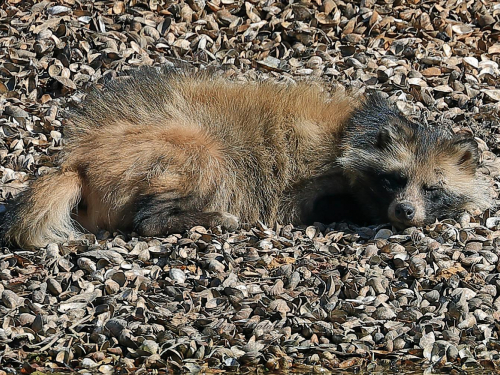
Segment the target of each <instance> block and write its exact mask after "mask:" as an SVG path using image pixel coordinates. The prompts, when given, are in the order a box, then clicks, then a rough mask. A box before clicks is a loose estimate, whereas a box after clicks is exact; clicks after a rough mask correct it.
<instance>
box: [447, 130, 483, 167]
mask: <svg viewBox="0 0 500 375" xmlns="http://www.w3.org/2000/svg"><path fill="white" fill-rule="evenodd" d="M453 147H454V149H455V152H456V155H457V158H458V162H457V164H458V165H459V166H464V167H469V168H474V169H475V168H476V167H477V166H478V165H479V148H478V147H477V142H476V141H475V140H474V138H472V137H456V139H455V140H454V141H453Z"/></svg>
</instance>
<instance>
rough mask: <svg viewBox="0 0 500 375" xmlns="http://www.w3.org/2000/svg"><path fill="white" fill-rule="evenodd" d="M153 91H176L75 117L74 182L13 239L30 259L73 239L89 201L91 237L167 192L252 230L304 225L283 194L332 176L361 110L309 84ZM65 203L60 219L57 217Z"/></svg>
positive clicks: (216, 84)
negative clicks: (32, 252) (342, 138)
mask: <svg viewBox="0 0 500 375" xmlns="http://www.w3.org/2000/svg"><path fill="white" fill-rule="evenodd" d="M154 85H155V88H154V89H155V91H156V92H158V91H161V90H168V91H169V93H170V96H169V98H168V101H167V100H165V101H162V99H161V97H158V95H156V96H155V95H151V94H149V93H146V92H144V93H143V94H144V96H142V97H138V96H137V94H138V93H137V92H136V93H134V95H136V97H135V98H134V99H133V100H134V101H135V103H134V102H133V101H131V102H129V103H123V102H120V101H119V100H117V101H116V102H115V103H99V102H97V103H96V104H95V105H102V106H113V108H112V109H111V110H109V111H106V110H103V111H101V112H99V113H98V114H97V113H96V114H95V116H94V117H93V116H90V117H78V116H77V117H76V119H75V120H74V122H75V123H74V124H73V125H71V127H70V128H69V129H67V132H68V134H69V135H70V137H69V142H68V144H67V147H66V149H65V152H64V156H63V158H62V165H61V169H62V170H63V171H70V172H64V173H60V174H55V175H51V176H48V177H44V178H42V179H39V180H38V181H36V182H35V186H34V187H33V191H34V192H35V191H36V193H34V194H33V195H31V197H30V202H32V204H31V205H30V206H32V207H34V206H36V207H38V209H39V210H41V211H40V212H39V213H34V212H25V215H24V216H22V217H20V218H19V219H18V221H17V222H16V223H15V225H13V226H12V227H10V228H9V229H8V231H7V234H6V237H7V238H8V239H12V240H14V241H15V242H16V243H17V244H19V245H20V246H22V247H29V246H43V245H46V244H47V243H48V242H58V241H62V240H65V239H66V238H67V237H68V236H74V235H75V234H76V231H75V230H72V229H71V227H72V225H71V221H70V220H69V212H70V211H72V210H73V209H74V208H75V206H76V204H77V203H78V201H79V200H81V204H80V207H79V208H78V210H77V211H74V210H73V211H74V212H73V215H72V217H73V219H74V220H76V221H78V222H79V223H80V225H82V226H83V227H84V228H86V229H87V230H90V231H92V232H96V231H97V230H99V229H109V230H114V229H118V228H122V229H123V228H127V227H128V228H130V226H131V223H132V218H133V211H134V204H135V202H136V201H137V199H138V197H139V196H146V195H148V194H164V193H168V192H176V194H178V195H180V196H181V197H187V196H193V197H195V199H197V200H198V201H199V202H200V205H199V207H197V208H198V209H199V210H204V211H216V212H230V213H231V214H234V215H236V216H237V217H238V218H239V219H240V220H241V221H242V222H256V221H257V220H264V221H266V222H270V223H272V222H275V221H282V222H297V221H298V217H297V215H298V209H297V208H296V207H295V205H296V204H297V203H296V202H295V197H292V196H290V197H286V198H285V199H284V200H282V199H281V198H282V197H281V195H280V194H279V192H280V191H281V192H282V191H284V190H286V189H289V188H290V187H291V186H292V185H293V184H296V183H297V176H300V180H304V181H305V180H310V179H311V178H314V175H315V174H318V175H321V174H322V173H323V170H324V169H325V168H331V164H332V163H331V161H332V160H334V158H335V157H336V153H337V149H336V147H335V145H336V144H338V139H336V138H337V137H338V136H339V134H340V132H341V131H342V129H343V127H344V126H345V119H346V118H347V117H348V116H349V114H350V113H351V111H352V110H353V109H354V108H355V107H356V105H357V100H356V99H353V98H350V97H348V96H345V95H342V94H333V95H328V94H327V93H326V92H324V91H323V89H322V88H321V87H320V86H317V85H311V84H308V83H300V84H298V85H295V86H290V85H279V84H274V83H266V82H262V83H246V84H243V83H236V82H230V81H227V80H225V79H220V78H213V77H199V76H198V77H191V76H189V75H187V76H179V77H176V78H174V79H170V80H169V81H168V82H155V83H154ZM141 90H147V88H146V89H144V88H141ZM146 100H149V103H148V105H145V101H146ZM117 113H122V114H123V116H122V117H121V118H119V117H117ZM273 171H274V172H273ZM67 173H71V176H73V177H72V178H71V179H67V178H65V177H64V176H67ZM299 182H300V181H299ZM263 186H264V187H265V188H264V190H262V191H261V190H260V189H261V188H262V187H263ZM41 190H43V192H41ZM66 191H71V192H72V194H71V197H70V198H68V197H64V196H63V194H64V192H66ZM277 192H278V194H277ZM41 194H43V195H44V196H43V198H42V197H41ZM49 200H50V201H49ZM56 201H61V202H60V203H58V206H57V207H58V209H56V210H55V211H54V208H49V207H50V206H51V202H56ZM63 201H64V202H63ZM202 202H203V203H202ZM52 204H55V203H52ZM281 207H287V209H281ZM262 212H265V216H264V217H262Z"/></svg>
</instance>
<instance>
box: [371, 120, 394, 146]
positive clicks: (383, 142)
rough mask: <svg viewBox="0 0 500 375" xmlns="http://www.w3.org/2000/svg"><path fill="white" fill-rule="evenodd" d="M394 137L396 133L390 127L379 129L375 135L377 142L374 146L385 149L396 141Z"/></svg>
mask: <svg viewBox="0 0 500 375" xmlns="http://www.w3.org/2000/svg"><path fill="white" fill-rule="evenodd" d="M396 137H397V135H396V132H395V131H394V129H392V126H386V127H383V128H381V129H379V131H378V133H377V141H376V143H375V145H376V146H377V147H378V148H380V149H383V148H386V147H388V146H389V145H390V144H391V143H393V142H395V141H396Z"/></svg>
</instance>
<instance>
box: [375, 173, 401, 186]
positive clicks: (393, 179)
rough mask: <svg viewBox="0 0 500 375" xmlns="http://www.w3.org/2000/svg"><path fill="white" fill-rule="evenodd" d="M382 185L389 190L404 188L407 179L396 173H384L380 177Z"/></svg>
mask: <svg viewBox="0 0 500 375" xmlns="http://www.w3.org/2000/svg"><path fill="white" fill-rule="evenodd" d="M380 178H381V179H382V184H383V185H384V186H385V187H387V188H388V189H391V190H397V189H401V188H404V187H405V186H406V183H407V178H406V177H405V176H402V175H400V174H397V173H386V174H382V175H380Z"/></svg>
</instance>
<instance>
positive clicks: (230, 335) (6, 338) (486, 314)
mask: <svg viewBox="0 0 500 375" xmlns="http://www.w3.org/2000/svg"><path fill="white" fill-rule="evenodd" d="M499 36H500V3H499V2H492V1H483V2H481V1H458V0H449V1H443V0H438V1H430V2H421V1H419V0H410V1H394V2H391V1H390V0H388V1H373V0H366V1H361V2H360V1H353V2H350V1H346V2H344V1H341V0H326V1H324V2H320V1H317V2H315V1H313V2H308V1H303V2H298V1H297V2H292V1H291V2H285V1H283V2H273V1H245V2H243V1H234V0H221V1H219V0H213V1H209V2H206V1H205V0H188V1H187V2H181V1H169V2H166V1H163V0H158V1H153V0H151V1H149V2H148V1H135V0H132V1H126V2H121V1H92V2H91V1H75V0H61V1H57V2H56V1H52V2H51V1H36V2H33V1H21V0H7V1H4V2H2V3H1V4H0V113H1V116H0V132H1V138H0V160H1V166H0V178H1V181H0V197H1V199H2V200H3V201H5V200H7V199H8V198H10V197H11V196H12V195H15V194H16V193H17V192H18V191H19V190H20V189H22V188H23V187H24V186H25V185H26V184H27V183H28V181H29V180H30V179H32V178H34V177H35V176H38V175H41V174H43V173H46V172H47V171H48V170H49V169H50V168H54V165H55V162H56V157H57V152H58V151H59V150H60V149H61V147H63V144H64V125H63V122H62V111H63V110H64V109H65V108H67V106H68V105H69V104H70V103H72V102H73V103H74V102H79V101H80V100H81V99H82V97H83V95H84V93H85V90H87V89H88V88H89V87H90V86H91V85H92V84H99V83H102V82H103V80H105V79H107V78H108V77H113V76H115V75H116V73H117V72H120V71H122V70H124V69H129V68H132V67H135V66H139V65H144V64H146V65H153V64H155V65H156V64H165V63H174V64H175V65H182V64H193V65H195V66H196V67H201V68H213V69H217V70H221V71H224V74H226V75H228V76H234V77H235V78H239V77H241V78H242V79H243V78H245V79H253V78H255V77H259V78H266V77H270V78H274V79H280V80H283V79H306V78H308V79H311V78H310V77H313V78H314V79H319V80H325V81H327V82H331V83H332V84H342V85H344V86H345V87H354V88H358V89H361V90H375V89H377V90H382V91H385V92H386V93H387V94H388V95H389V96H390V97H391V98H392V99H393V100H395V101H396V103H397V105H398V107H399V108H400V109H401V110H403V111H404V112H405V113H407V114H408V115H410V116H415V117H420V119H422V120H423V121H427V122H429V123H431V124H435V125H437V126H449V127H452V128H453V129H454V130H455V131H470V132H473V134H475V135H476V136H478V137H480V138H481V139H482V141H481V140H479V142H480V147H481V149H482V151H483V159H484V160H485V161H486V162H487V163H486V166H485V168H484V172H485V173H489V174H491V175H492V176H496V175H498V165H497V163H496V153H498V152H499V151H500V135H499V125H498V112H499V109H500V107H499V105H500V104H499V103H500V88H499V87H497V82H498V79H499V75H500V71H499V68H498V62H499V59H500V42H499ZM0 208H2V210H3V209H4V207H3V205H2V206H0ZM490 216H491V217H490ZM496 216H497V214H496V213H494V212H493V213H486V214H485V215H482V216H480V217H475V218H474V217H473V218H470V220H469V219H468V218H465V219H464V220H462V221H461V222H460V223H456V222H454V221H452V220H445V221H443V222H442V223H437V224H435V225H432V226H430V227H427V228H423V229H413V230H409V231H406V232H404V233H397V234H394V233H392V232H391V231H390V230H389V228H388V227H378V228H375V227H369V228H360V227H355V226H348V225H346V224H336V225H330V226H328V227H327V226H322V227H319V228H314V227H309V228H292V227H288V226H285V227H277V228H265V227H259V228H245V229H241V230H240V231H238V232H237V233H229V234H227V233H220V231H219V230H218V229H217V228H214V229H213V230H205V229H204V228H201V227H197V228H194V229H193V230H191V231H189V232H187V233H183V234H181V235H171V236H169V237H167V238H158V239H151V238H137V237H136V236H134V235H133V234H102V235H101V236H99V237H98V238H97V239H96V238H95V237H94V236H88V238H87V239H86V240H84V241H80V242H78V243H69V244H64V245H59V246H58V245H55V244H51V245H49V246H48V247H47V248H46V249H40V250H39V251H37V252H26V251H20V250H18V249H15V248H10V249H9V248H2V249H1V250H0V294H1V296H0V297H1V299H0V323H1V325H0V368H1V370H0V374H3V373H11V372H13V371H14V369H18V370H19V369H21V368H22V369H23V372H24V373H32V372H34V371H36V370H39V371H51V370H55V371H59V372H69V371H72V370H82V371H83V372H86V371H88V372H91V371H94V372H96V371H97V372H101V373H107V372H112V371H117V372H119V371H122V372H127V371H128V372H133V371H142V372H147V371H152V370H153V369H158V371H159V372H161V373H163V372H177V371H192V372H198V371H208V370H207V369H211V370H210V371H212V372H217V371H235V370H238V369H241V368H247V369H248V368H250V369H251V368H255V367H257V366H264V367H265V368H267V369H269V370H273V369H274V370H283V371H287V370H291V369H294V370H296V371H302V372H304V371H321V372H325V373H327V372H328V371H335V370H336V369H345V368H350V369H355V368H367V369H368V370H370V369H371V370H373V369H378V368H380V367H378V366H384V365H385V366H387V365H391V366H393V367H394V368H396V369H398V368H401V367H405V366H411V367H416V368H420V367H422V368H427V369H428V371H443V372H450V371H460V370H466V371H468V370H470V369H476V371H482V370H495V369H497V366H498V364H499V362H498V361H499V359H500V337H499V326H500V298H499V297H500V279H499V277H498V272H499V271H500V266H499V261H498V260H499V255H500V248H499V245H500V244H499V240H498V237H499V236H500V230H499V229H500V227H499V225H498V224H499V223H500V220H497V219H495V217H496ZM488 218H489V220H487V219H488ZM478 369H482V370H478ZM455 373H457V372H455Z"/></svg>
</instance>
